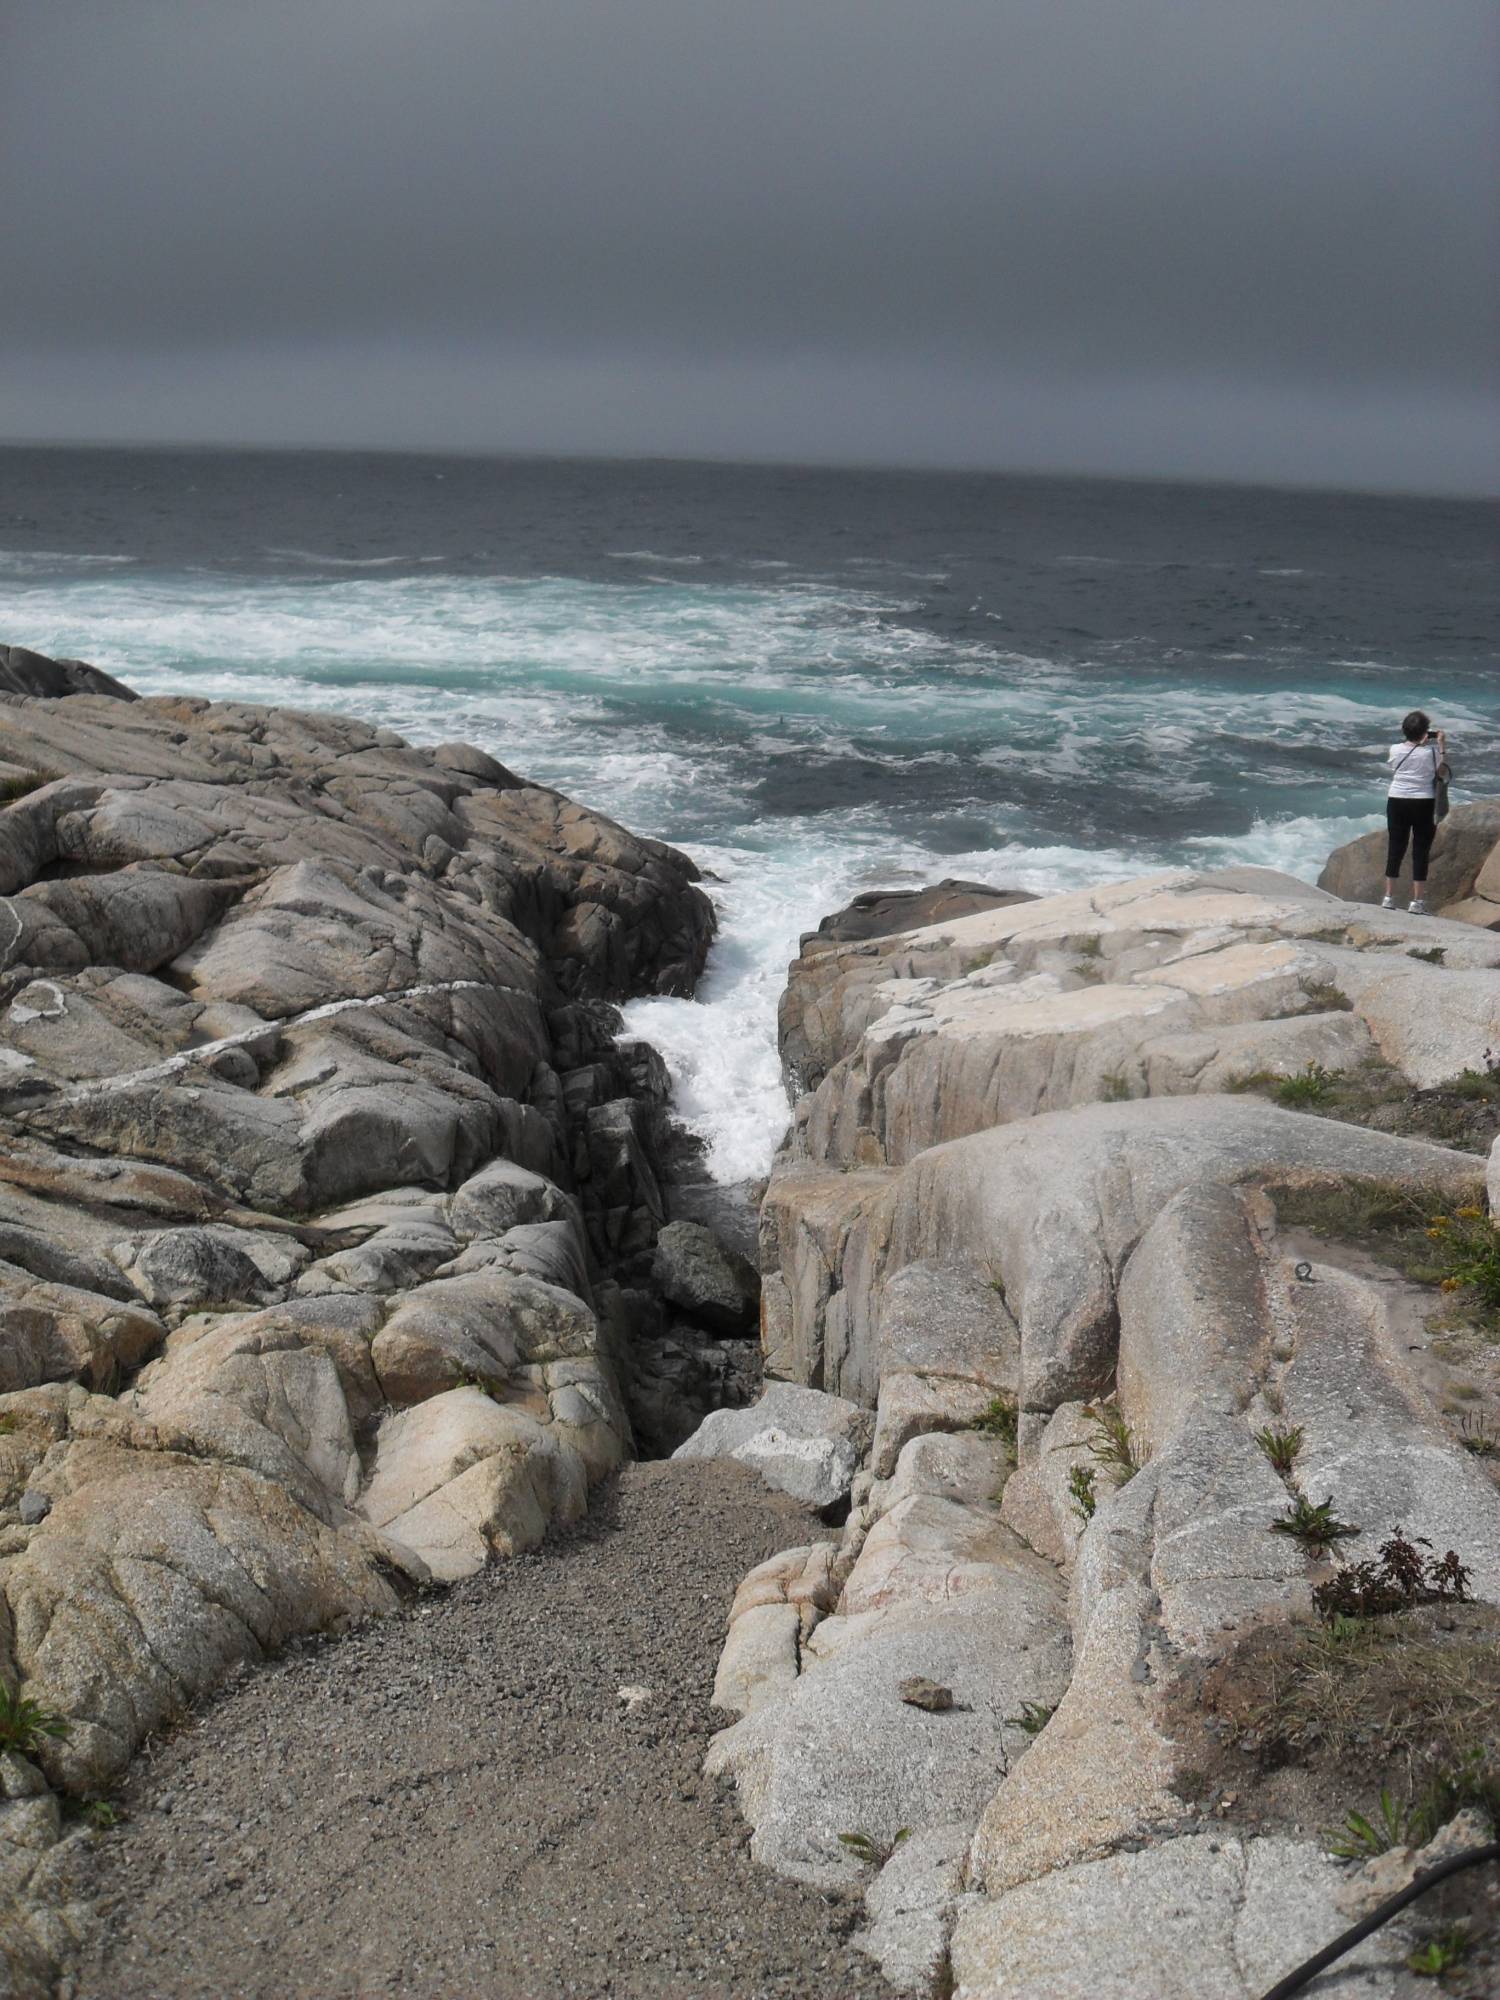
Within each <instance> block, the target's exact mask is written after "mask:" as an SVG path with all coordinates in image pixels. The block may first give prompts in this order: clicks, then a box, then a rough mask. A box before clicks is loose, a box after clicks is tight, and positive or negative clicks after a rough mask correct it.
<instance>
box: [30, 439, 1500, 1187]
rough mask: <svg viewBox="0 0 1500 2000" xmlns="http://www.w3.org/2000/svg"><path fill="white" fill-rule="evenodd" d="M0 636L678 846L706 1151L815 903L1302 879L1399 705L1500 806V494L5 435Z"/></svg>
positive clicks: (694, 1107)
mask: <svg viewBox="0 0 1500 2000" xmlns="http://www.w3.org/2000/svg"><path fill="white" fill-rule="evenodd" d="M0 470H3V473H4V496H5V497H4V501H3V503H0V638H5V639H8V640H11V641H16V642H20V643H23V644H26V645H30V646H33V647H35V648H37V649H38V650H40V651H44V652H50V653H55V654H64V655H72V656H76V657H81V658H84V659H89V660H92V661H95V662H96V663H97V664H99V665H101V666H104V667H107V668H108V669H109V670H110V671H111V672H114V673H117V674H119V675H120V676H121V677H122V678H123V679H125V680H126V681H128V682H129V683H131V684H132V685H133V686H135V687H136V688H138V689H139V690H140V691H141V692H143V693H162V692H169V691H170V692H182V691H190V692H194V693H198V694H203V695H208V696H215V697H220V696H222V697H234V698H238V699H243V700H250V701H262V702H273V703H286V704H292V705H296V706H300V707H330V708H338V709H344V710H348V711H350V712H352V713H357V714H359V715H362V716H364V717H366V718H367V719H369V720H371V721H374V722H379V723H382V724H386V725H388V726H390V727H392V728H395V729H398V730H400V731H402V732H403V733H404V734H406V735H408V736H410V737H411V738H412V739H413V740H416V741H429V742H430V741H438V740H442V739H444V738H448V739H451V738H455V737H464V738H467V739H469V740H471V741H473V742H476V743H479V744H481V745H482V746H483V747H484V748H486V749H488V750H490V751H492V752H493V753H494V754H495V755H497V756H498V757H500V758H502V759H503V761H505V762H506V763H507V764H509V765H511V766H512V767H513V768H515V769H517V770H519V771H522V772H524V773H526V774H527V775H529V776H531V777H534V778H536V779H538V780H541V781H543V782H545V783H548V784H552V785H556V786H558V787H560V788H561V789H563V790H565V791H567V792H569V793H571V794H573V795H574V796H576V797H578V798H580V799H583V800H585V801H587V802H588V803H590V804H592V805H596V806H599V807H601V808H603V809H604V810H606V811H607V812H610V813H612V814H614V815H615V816H616V817H618V818H620V819H621V820H623V821H625V822H626V823H627V824H628V825H630V826H632V827H634V828H636V829H637V830H639V831H642V832H649V833H653V834H656V835H659V836H661V837H662V838H665V839H668V840H671V841H674V842H675V843H677V844H678V845H680V846H683V847H685V848H687V849H688V850H689V851H690V852H691V853H692V854H693V855H694V856H695V857H696V858H697V859H698V860H699V861H700V863H701V864H702V865H703V866H704V867H705V869H707V870H709V871H711V875H712V877H713V879H712V881H711V883H710V887H711V888H712V891H713V893H714V895H715V897H716V899H717V900H718V902H719V905H720V915H721V925H722V930H721V936H720V940H719V943H718V944H717V946H716V948H715V952H714V956H713V960H712V962H711V966H710V970H709V975H708V977H707V979H706V981H705V983H704V986H703V990H702V993H701V995H700V997H699V1000H698V1001H697V1002H681V1001H652V1002H644V1003H639V1004H637V1005H636V1006H635V1007H633V1008H632V1009H631V1013H630V1018H631V1024H632V1026H633V1027H634V1028H635V1029H636V1030H637V1031H638V1032H640V1033H642V1034H645V1035H647V1036H648V1037H649V1038H650V1039H652V1040H654V1041H656V1042H657V1043H658V1045H659V1046H661V1047H662V1048H663V1050H664V1052H665V1053H666V1055H667V1057H668V1060H669V1062H670V1063H671V1065H672V1067H673V1070H674V1074H675V1076H676V1079H677V1085H678V1093H679V1100H680V1104H681V1107H682V1109H683V1111H684V1112H685V1114H686V1115H687V1116H688V1118H689V1119H690V1120H691V1121H692V1122H693V1123H695V1124H696V1125H697V1126H698V1127H699V1128H700V1129H701V1130H702V1131H703V1132H704V1133H705V1135H706V1136H707V1137H708V1138H709V1139H710V1141H711V1144H712V1148H713V1159H714V1164H715V1166H716V1169H717V1170H718V1171H719V1172H720V1173H721V1174H723V1175H724V1176H725V1177H726V1178H737V1177H739V1176H741V1175H744V1174H748V1173H753V1172H756V1171H758V1170H760V1169H762V1168H763V1167H764V1165H765V1163H766V1161H767V1159H768V1157H769V1152H770V1148H771V1146H772V1144H773V1143H774V1140H775V1138H776V1136H777V1133H778V1132H779V1129H780V1127H781V1124H782V1123H783V1122H784V1117H785V1103H784V1099H783V1097H782V1095H781V1089H780V1084H779V1079H778V1075H777V1066H776V1060H775V1049H774V1016H775V1004H776V999H777V996H778V994H779V992H780V988H781V985H782V981H783V978H784V974H785V967H786V963H787V960H788V958H789V957H790V956H791V954H792V953H793V951H794V950H795V946H796V940H797V936H798V934H799V932H800V931H802V930H804V929H807V928H810V927H812V926H813V925H814V924H815V923H816V922H817V920H818V918H819V917H820V916H821V915H823V914H824V913H825V912H826V911H827V910H829V909H830V908H833V907H835V906H836V905H838V904H839V903H841V902H842V901H844V900H846V899H847V897H848V896H849V895H850V894H851V893H853V892H855V891H856V890H858V889H861V888H867V887H872V886H876V885H907V884H915V883H920V882H923V881H927V880H931V879H934V878H936V877H939V876H943V875H963V876H970V877H976V878H978V879H982V880H986V881H993V882H999V883H1008V884H1014V885H1016V886H1019V887H1023V888H1030V889H1038V890H1045V889H1049V888H1061V887H1071V886H1075V885H1079V884H1083V883H1087V882H1090V881H1098V880H1104V879H1108V878H1116V877H1121V876H1125V875H1129V874H1135V873H1138V872H1141V871H1142V870H1144V869H1147V868H1150V867H1154V866H1158V865H1163V864H1169V863H1182V862H1187V863H1197V864H1200V865H1213V864H1217V863H1221V862H1224V861H1231V860H1242V861H1243V860H1248V861H1256V862H1260V863H1264V864H1268V865H1271V866H1274V867H1279V868H1285V869H1288V870H1290V871H1292V872H1294V873H1297V874H1300V875H1303V876H1313V875H1316V873H1317V871H1318V869H1319V867H1320V866H1321V864H1322V862H1323V860H1324V859H1325V857H1326V855H1327V853H1328V851H1329V849H1330V848H1332V847H1333V846H1335V845H1337V844H1338V843H1339V842H1340V841H1343V840H1346V839H1348V838H1350V837H1351V836H1352V835H1353V834H1355V833H1357V832H1359V831H1361V830H1363V829H1365V828H1367V827H1369V826H1371V825H1373V824H1375V823H1376V821H1377V820H1378V818H1379V816H1380V812H1381V807H1382V791H1383V788H1382V785H1381V781H1380V759H1381V757H1382V755H1383V751H1384V746H1385V744H1386V743H1388V742H1389V741H1390V740H1391V739H1392V737H1393V736H1394V735H1395V734H1397V733H1398V730H1397V724H1398V721H1399V717H1400V715H1401V714H1402V713H1403V712H1404V710H1405V709H1407V708H1409V707H1410V706H1412V705H1413V704H1415V703H1421V704H1422V705H1423V706H1426V707H1428V708H1429V709H1431V710H1432V712H1433V713H1434V714H1435V715H1437V716H1439V717H1440V719H1441V720H1442V721H1443V722H1444V723H1445V724H1446V725H1447V726H1448V727H1449V729H1450V730H1451V732H1452V734H1453V741H1454V750H1455V757H1456V761H1457V763H1458V768H1459V772H1460V781H1461V782H1460V788H1459V792H1458V796H1460V797H1462V796H1463V795H1464V791H1465V789H1468V790H1472V791H1481V792H1482V791H1488V792H1495V791H1496V790H1500V726H1497V721H1496V716H1495V694H1496V687H1497V682H1496V675H1495V651H1494V643H1493V632H1494V620H1493V615H1492V613H1493V585H1494V550H1495V533H1494V530H1495V525H1496V516H1495V510H1494V509H1491V508H1487V507H1485V506H1483V505H1475V504H1472V503H1450V502H1433V501H1409V500H1381V499H1370V498H1355V497H1351V496H1340V495H1309V494H1273V493H1266V492H1236V491H1234V490H1231V489H1224V488H1189V487H1166V486H1130V485H1122V484H1113V483H1107V482H1084V481H1048V480H1021V479H985V478H980V477H977V476H965V477H962V478H960V477H952V478H946V477H941V476H934V475H915V474H874V473H830V472H812V471H806V470H799V469H797V468H767V467H738V468H737V467H692V466H673V465H657V464H647V465H634V466H622V465H586V464H581V463H574V464H561V463H548V462H537V461H530V462H528V461H483V460H462V459H420V458H405V457H352V456H348V455H335V454H295V455H293V454H287V455H277V454H265V453H257V454H232V453H216V454H207V453H169V452H161V453H140V452H37V451H25V452H23V451H10V452H0Z"/></svg>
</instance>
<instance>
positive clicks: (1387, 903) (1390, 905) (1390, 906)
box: [1380, 896, 1396, 910]
mask: <svg viewBox="0 0 1500 2000" xmlns="http://www.w3.org/2000/svg"><path fill="white" fill-rule="evenodd" d="M1380 907H1381V909H1382V910H1394V909H1395V907H1396V899H1395V897H1394V896H1382V897H1381V899H1380Z"/></svg>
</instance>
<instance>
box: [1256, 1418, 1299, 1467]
mask: <svg viewBox="0 0 1500 2000" xmlns="http://www.w3.org/2000/svg"><path fill="white" fill-rule="evenodd" d="M1255 1442H1256V1443H1257V1444H1258V1445H1259V1446H1260V1448H1261V1450H1262V1451H1263V1452H1264V1453H1265V1455H1266V1457H1267V1458H1268V1459H1269V1460H1270V1461H1271V1467H1272V1470H1273V1471H1275V1472H1279V1473H1280V1474H1281V1477H1282V1478H1283V1479H1286V1478H1288V1477H1289V1476H1290V1474H1291V1470H1292V1466H1293V1465H1294V1464H1295V1463H1296V1458H1297V1454H1298V1452H1299V1451H1301V1449H1302V1426H1301V1425H1300V1424H1293V1425H1291V1426H1290V1427H1289V1428H1288V1429H1286V1430H1278V1429H1277V1427H1276V1426H1275V1425H1274V1424H1268V1425H1267V1426H1266V1428H1265V1429H1264V1430H1263V1431H1257V1432H1256V1433H1255Z"/></svg>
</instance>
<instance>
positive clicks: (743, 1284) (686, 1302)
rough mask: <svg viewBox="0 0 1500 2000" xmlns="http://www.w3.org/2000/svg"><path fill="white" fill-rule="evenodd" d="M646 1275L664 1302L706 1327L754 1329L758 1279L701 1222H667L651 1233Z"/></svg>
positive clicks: (732, 1330)
mask: <svg viewBox="0 0 1500 2000" xmlns="http://www.w3.org/2000/svg"><path fill="white" fill-rule="evenodd" d="M651 1275H652V1278H653V1279H654V1281H655V1283H656V1286H657V1289H658V1290H659V1291H660V1293H661V1295H662V1297H663V1298H664V1299H666V1300H667V1302H668V1303H669V1304H670V1305H674V1306H676V1307H678V1309H679V1310H680V1311H682V1312H684V1313H685V1314H686V1315H687V1317H688V1318H689V1319H691V1320H695V1321H697V1323H698V1324H699V1325H700V1326H706V1327H707V1328H709V1330H710V1331H711V1332H714V1333H721V1334H746V1333H751V1332H753V1331H754V1328H755V1322H756V1314H757V1310H758V1307H759V1302H760V1279H759V1278H758V1277H757V1276H756V1274H755V1270H754V1267H753V1266H752V1265H750V1264H748V1263H747V1262H746V1261H745V1259H744V1258H743V1257H739V1256H736V1254H735V1253H734V1252H733V1251H732V1250H727V1249H725V1248H724V1247H723V1245H722V1244H720V1243H719V1242H718V1240H717V1239H716V1238H715V1236H714V1235H713V1233H712V1232H711V1231H710V1230H708V1229H705V1228H704V1227H703V1225H702V1223H699V1222H669V1223H668V1224H667V1226H666V1228H665V1229H663V1230H662V1232H661V1234H660V1235H659V1236H658V1237H657V1239H656V1252H655V1256H654V1257H653V1259H652V1264H651Z"/></svg>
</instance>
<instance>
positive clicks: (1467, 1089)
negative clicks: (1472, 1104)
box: [1448, 1049, 1500, 1099]
mask: <svg viewBox="0 0 1500 2000" xmlns="http://www.w3.org/2000/svg"><path fill="white" fill-rule="evenodd" d="M1448 1089H1449V1090H1451V1091H1454V1092H1456V1093H1457V1095H1458V1096H1460V1097H1469V1098H1481V1099H1482V1098H1487V1097H1500V1056H1497V1055H1496V1054H1495V1051H1494V1050H1493V1049H1486V1050H1485V1052H1484V1068H1483V1069H1473V1068H1468V1069H1465V1070H1463V1071H1461V1072H1460V1074H1459V1075H1458V1076H1456V1077H1455V1078H1454V1079H1453V1081H1452V1083H1450V1084H1449V1085H1448Z"/></svg>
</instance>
